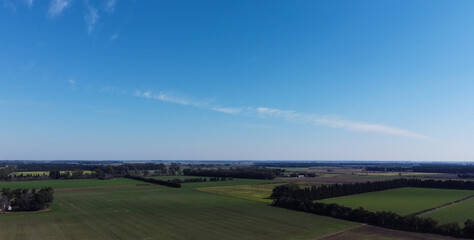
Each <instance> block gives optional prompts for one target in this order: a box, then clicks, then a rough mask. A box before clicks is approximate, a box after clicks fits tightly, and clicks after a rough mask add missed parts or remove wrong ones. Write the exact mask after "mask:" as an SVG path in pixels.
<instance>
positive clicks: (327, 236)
mask: <svg viewBox="0 0 474 240" xmlns="http://www.w3.org/2000/svg"><path fill="white" fill-rule="evenodd" d="M365 225H367V224H365V223H362V224H360V225H359V226H355V227H351V228H348V229H344V230H341V231H338V232H335V233H331V234H328V235H325V236H321V237H318V238H316V240H323V239H325V238H329V237H332V236H334V235H337V234H341V233H343V232H347V231H351V230H354V229H356V228H360V227H363V226H365Z"/></svg>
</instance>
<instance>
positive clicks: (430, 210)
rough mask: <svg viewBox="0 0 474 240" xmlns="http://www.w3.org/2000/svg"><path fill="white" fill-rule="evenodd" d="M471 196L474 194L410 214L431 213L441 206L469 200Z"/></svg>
mask: <svg viewBox="0 0 474 240" xmlns="http://www.w3.org/2000/svg"><path fill="white" fill-rule="evenodd" d="M471 198H474V195H471V196H469V197H465V198H462V199H458V200H456V201H452V202H448V203H446V204H443V205H441V206H438V207H434V208H430V209H426V210H423V211H421V212H417V213H413V214H410V215H412V216H420V215H423V214H425V213H429V212H432V211H436V210H438V209H441V208H445V207H448V206H451V205H453V204H456V203H459V202H463V201H466V200H469V199H471Z"/></svg>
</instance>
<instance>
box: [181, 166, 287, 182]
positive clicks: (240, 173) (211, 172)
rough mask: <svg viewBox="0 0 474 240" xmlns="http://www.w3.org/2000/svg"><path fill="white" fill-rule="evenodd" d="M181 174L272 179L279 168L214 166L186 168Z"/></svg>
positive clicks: (279, 172) (278, 171)
mask: <svg viewBox="0 0 474 240" xmlns="http://www.w3.org/2000/svg"><path fill="white" fill-rule="evenodd" d="M183 174H184V175H188V176H202V177H225V178H228V177H232V178H250V179H274V178H275V177H276V176H278V175H281V170H280V169H270V168H254V167H239V168H215V169H201V168H186V169H184V170H183Z"/></svg>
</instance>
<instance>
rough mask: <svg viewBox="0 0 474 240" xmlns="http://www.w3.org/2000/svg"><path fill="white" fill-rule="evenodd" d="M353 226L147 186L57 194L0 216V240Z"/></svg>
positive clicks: (254, 234)
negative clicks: (46, 202)
mask: <svg viewBox="0 0 474 240" xmlns="http://www.w3.org/2000/svg"><path fill="white" fill-rule="evenodd" d="M104 182H105V181H104ZM70 183H72V182H70ZM217 183H219V182H217ZM358 225H360V224H357V223H352V222H347V221H342V220H338V219H333V218H328V217H323V216H318V215H314V214H307V213H302V212H297V211H292V210H287V209H282V208H275V207H271V206H267V205H265V204H261V203H259V202H253V201H247V200H242V199H238V198H232V197H226V196H220V195H216V194H210V193H205V192H200V191H196V190H194V189H192V188H180V189H175V188H167V187H161V186H154V185H150V186H144V187H139V186H135V187H130V188H123V189H107V190H104V189H101V190H84V189H82V190H79V191H63V192H56V193H55V202H54V204H53V206H52V210H50V211H46V212H35V213H13V214H7V215H0V226H1V231H0V239H6V240H10V239H18V240H23V239H51V240H59V239H101V240H102V239H104V240H107V239H150V240H152V239H211V240H212V239H262V240H264V239H315V238H317V237H319V236H323V235H328V234H331V233H334V232H339V231H342V230H345V229H349V228H352V227H355V226H358Z"/></svg>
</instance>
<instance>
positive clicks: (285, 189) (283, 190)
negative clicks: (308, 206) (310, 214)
mask: <svg viewBox="0 0 474 240" xmlns="http://www.w3.org/2000/svg"><path fill="white" fill-rule="evenodd" d="M401 187H421V188H445V189H467V190H474V182H472V181H456V180H431V179H430V180H421V179H414V178H413V179H406V178H401V179H394V180H388V181H376V182H366V183H348V184H331V185H320V186H313V187H311V188H303V189H301V188H299V187H298V186H297V185H280V186H276V187H275V188H274V189H273V192H272V195H271V197H272V198H280V197H291V198H295V199H308V200H319V199H325V198H332V197H340V196H346V195H352V194H359V193H366V192H375V191H381V190H387V189H393V188H401Z"/></svg>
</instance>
